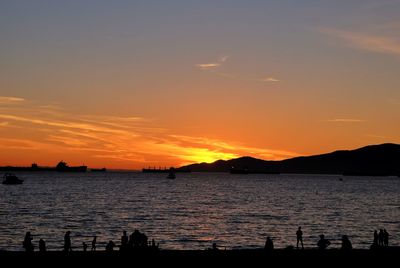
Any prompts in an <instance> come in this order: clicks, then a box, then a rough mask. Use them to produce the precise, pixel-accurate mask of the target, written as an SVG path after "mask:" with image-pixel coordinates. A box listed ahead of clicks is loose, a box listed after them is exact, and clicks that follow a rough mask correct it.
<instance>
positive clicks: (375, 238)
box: [372, 230, 379, 247]
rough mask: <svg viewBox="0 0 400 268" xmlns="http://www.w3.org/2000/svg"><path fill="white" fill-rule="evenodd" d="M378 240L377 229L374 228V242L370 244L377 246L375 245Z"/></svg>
mask: <svg viewBox="0 0 400 268" xmlns="http://www.w3.org/2000/svg"><path fill="white" fill-rule="evenodd" d="M378 240H379V235H378V231H377V230H375V231H374V242H373V243H372V246H373V247H377V246H378Z"/></svg>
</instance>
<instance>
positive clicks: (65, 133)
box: [0, 103, 297, 167]
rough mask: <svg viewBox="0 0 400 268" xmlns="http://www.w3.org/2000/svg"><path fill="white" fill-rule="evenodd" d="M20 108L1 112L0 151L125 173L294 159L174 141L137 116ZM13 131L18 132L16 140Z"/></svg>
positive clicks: (234, 145)
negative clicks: (243, 159)
mask: <svg viewBox="0 0 400 268" xmlns="http://www.w3.org/2000/svg"><path fill="white" fill-rule="evenodd" d="M25 106H26V107H25ZM25 106H24V107H21V108H20V109H17V108H15V107H8V108H7V107H5V108H4V107H0V119H3V120H4V121H2V122H0V127H1V129H2V131H1V132H0V148H4V149H5V150H8V149H10V150H11V149H15V150H29V151H32V150H37V151H38V154H46V156H48V155H51V154H52V153H53V154H54V155H57V156H58V155H59V153H60V152H63V154H64V155H66V156H68V155H69V156H74V155H76V154H79V155H80V157H84V159H85V162H86V163H88V164H90V161H92V162H96V161H97V162H98V161H103V162H104V161H106V159H108V160H109V163H110V164H111V165H114V166H115V165H117V166H118V165H119V164H120V165H122V166H124V167H129V166H130V167H143V166H144V165H147V164H148V165H158V164H160V165H163V163H167V164H174V165H182V164H189V163H193V162H213V161H215V160H218V159H231V158H235V157H239V156H243V155H250V156H254V157H258V158H264V159H271V160H272V159H283V158H288V157H293V156H296V155H297V154H295V153H293V152H286V151H280V150H269V149H262V148H256V147H251V146H246V145H244V144H240V143H238V142H232V141H225V140H219V139H212V138H207V137H196V136H185V135H177V134H175V133H173V131H171V130H169V129H167V128H163V127H162V126H159V123H158V122H157V121H156V120H155V119H151V120H150V119H147V118H142V117H140V116H126V117H124V116H111V115H77V114H71V113H68V112H67V111H66V110H63V109H61V108H60V107H58V108H57V109H56V111H55V112H52V111H49V112H45V111H47V110H48V109H51V108H49V107H48V106H44V107H43V105H42V106H34V104H32V103H27V104H26V105H25ZM18 107H19V106H18ZM16 128H23V132H18V135H15V134H16V132H15V129H16ZM64 159H65V160H66V161H68V159H66V158H64ZM26 161H35V159H31V160H29V159H27V160H26ZM54 161H57V160H56V159H54ZM118 163H119V164H118ZM71 164H72V163H71Z"/></svg>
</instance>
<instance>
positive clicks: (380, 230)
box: [378, 229, 384, 246]
mask: <svg viewBox="0 0 400 268" xmlns="http://www.w3.org/2000/svg"><path fill="white" fill-rule="evenodd" d="M383 237H384V234H383V230H382V229H379V234H378V245H379V246H383Z"/></svg>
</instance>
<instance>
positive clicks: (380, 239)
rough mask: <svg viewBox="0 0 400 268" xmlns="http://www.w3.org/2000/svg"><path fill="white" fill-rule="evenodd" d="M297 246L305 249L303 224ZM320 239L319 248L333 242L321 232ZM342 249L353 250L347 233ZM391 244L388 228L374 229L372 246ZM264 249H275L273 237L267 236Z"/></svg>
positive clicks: (297, 236) (299, 229)
mask: <svg viewBox="0 0 400 268" xmlns="http://www.w3.org/2000/svg"><path fill="white" fill-rule="evenodd" d="M296 238H297V242H296V248H297V249H299V244H300V245H301V249H304V244H303V231H302V230H301V226H299V228H298V229H297V231H296ZM319 238H320V239H319V240H318V242H317V246H318V248H319V249H326V248H327V247H329V245H330V244H331V242H330V241H329V240H328V239H326V238H325V235H323V234H321V235H320V236H319ZM341 240H342V247H341V249H342V250H351V249H353V245H352V244H351V241H350V239H349V237H348V236H347V235H342V239H341ZM388 246H389V233H388V232H387V231H386V229H380V231H379V234H378V231H377V230H375V231H374V241H373V243H372V246H371V248H375V247H388ZM264 249H266V250H271V249H274V243H273V241H272V239H271V237H269V236H268V237H267V240H266V241H265V246H264Z"/></svg>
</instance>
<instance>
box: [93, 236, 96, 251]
mask: <svg viewBox="0 0 400 268" xmlns="http://www.w3.org/2000/svg"><path fill="white" fill-rule="evenodd" d="M96 240H97V236H93V240H92V251H96Z"/></svg>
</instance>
